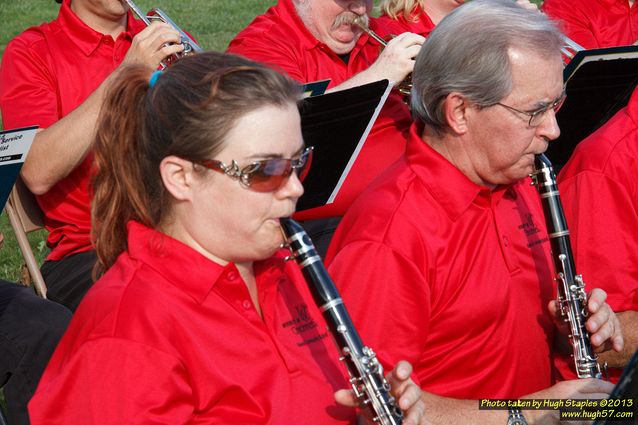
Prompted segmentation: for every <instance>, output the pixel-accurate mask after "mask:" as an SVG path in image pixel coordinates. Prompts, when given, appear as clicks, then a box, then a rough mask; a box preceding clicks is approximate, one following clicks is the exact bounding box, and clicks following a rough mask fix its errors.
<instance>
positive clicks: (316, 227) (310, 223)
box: [299, 217, 341, 260]
mask: <svg viewBox="0 0 638 425" xmlns="http://www.w3.org/2000/svg"><path fill="white" fill-rule="evenodd" d="M340 221H341V217H327V218H318V219H316V220H305V221H301V222H299V224H301V226H302V227H303V228H304V230H305V231H306V233H307V234H308V236H309V237H310V239H311V240H312V244H313V245H314V246H315V249H316V250H317V253H318V254H319V256H321V259H322V260H323V259H324V258H325V257H326V252H327V251H328V246H329V245H330V240H332V235H334V233H335V230H337V226H338V225H339V222H340Z"/></svg>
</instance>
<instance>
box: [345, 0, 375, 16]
mask: <svg viewBox="0 0 638 425" xmlns="http://www.w3.org/2000/svg"><path fill="white" fill-rule="evenodd" d="M348 10H349V11H350V12H352V13H356V14H357V15H364V14H366V13H369V12H370V11H371V10H372V1H368V0H365V1H364V0H359V1H351V2H350V3H349V4H348Z"/></svg>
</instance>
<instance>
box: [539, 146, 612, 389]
mask: <svg viewBox="0 0 638 425" xmlns="http://www.w3.org/2000/svg"><path fill="white" fill-rule="evenodd" d="M531 177H532V184H533V185H534V186H536V189H537V191H538V194H539V195H540V197H541V203H542V204H543V212H544V215H545V223H546V224H547V233H548V235H549V241H550V246H551V250H552V260H553V263H554V271H555V277H554V280H555V281H556V284H557V285H558V291H557V293H558V299H557V301H558V307H559V311H560V315H561V317H562V318H563V320H565V322H567V323H568V324H569V328H570V335H569V339H570V342H571V345H572V348H573V356H574V363H575V364H576V373H577V374H578V377H579V378H601V377H602V373H601V371H600V365H599V364H598V356H597V355H596V353H595V352H594V349H593V348H592V346H591V343H590V341H589V337H590V335H589V332H588V331H587V329H586V328H585V322H586V321H587V314H588V312H587V293H586V292H585V283H584V282H583V277H582V276H581V275H579V274H576V267H575V265H574V256H573V254H572V247H571V242H570V240H569V229H568V228H567V222H566V220H565V214H564V212H563V205H562V203H561V201H560V196H559V194H558V185H557V184H556V176H555V174H554V169H553V167H552V164H551V162H550V161H549V159H547V157H546V156H545V155H543V154H540V155H536V157H535V159H534V172H533V173H532V174H531Z"/></svg>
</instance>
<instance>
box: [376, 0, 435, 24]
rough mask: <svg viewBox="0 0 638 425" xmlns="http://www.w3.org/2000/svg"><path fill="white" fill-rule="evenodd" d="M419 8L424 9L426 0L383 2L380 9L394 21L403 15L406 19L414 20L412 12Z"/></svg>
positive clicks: (392, 0)
mask: <svg viewBox="0 0 638 425" xmlns="http://www.w3.org/2000/svg"><path fill="white" fill-rule="evenodd" d="M417 6H419V7H421V9H423V8H424V7H425V0H382V1H381V4H380V5H379V8H380V9H381V12H382V13H384V14H385V15H388V16H389V17H391V18H392V19H397V17H398V16H399V15H400V14H401V13H402V14H403V17H404V18H405V19H408V20H413V17H412V12H414V9H415V8H416V7H417Z"/></svg>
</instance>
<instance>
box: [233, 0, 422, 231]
mask: <svg viewBox="0 0 638 425" xmlns="http://www.w3.org/2000/svg"><path fill="white" fill-rule="evenodd" d="M370 21H371V22H370V27H371V28H372V29H373V30H375V31H378V32H379V33H380V34H381V35H385V34H387V32H386V31H385V30H382V29H379V27H378V24H377V22H376V21H375V20H374V19H370ZM379 49H380V45H379V44H378V43H377V42H376V41H375V40H373V39H371V38H370V37H369V36H368V35H367V34H364V35H362V36H361V37H360V38H359V40H358V42H357V44H356V46H355V47H354V49H353V50H352V52H351V53H350V58H349V60H348V63H347V64H346V63H345V62H344V61H343V60H342V59H341V58H340V57H339V56H337V55H336V54H335V53H334V52H332V51H331V50H330V49H329V48H328V46H327V45H325V44H323V43H321V42H319V41H318V40H317V39H316V38H315V37H314V36H313V35H312V34H311V33H310V32H309V31H308V29H306V27H305V25H304V24H303V22H302V21H301V19H300V18H299V16H298V15H297V12H296V10H295V7H294V5H293V4H292V1H291V0H279V2H278V3H277V5H276V6H274V7H271V8H270V9H268V10H267V11H266V13H264V14H263V15H261V16H259V17H257V18H256V19H255V20H254V21H253V22H252V23H251V24H250V25H249V26H248V27H247V28H246V29H244V30H243V31H242V32H240V33H239V34H238V35H237V37H235V39H234V40H233V41H232V42H231V43H230V45H229V46H228V51H229V52H230V53H236V54H240V55H243V56H246V57H248V58H251V59H253V60H256V61H260V62H264V63H267V64H270V65H272V66H273V67H274V68H276V69H278V70H281V71H283V72H285V73H286V74H288V75H289V76H290V77H292V78H293V79H295V80H297V81H299V82H302V83H307V82H312V81H317V80H324V79H327V78H330V79H331V82H330V85H329V86H328V87H329V88H330V87H334V86H337V85H339V84H341V83H342V82H344V81H346V80H348V79H350V78H351V77H352V76H354V75H356V74H358V73H359V72H361V71H363V70H365V69H367V68H368V67H369V66H370V65H372V64H373V63H374V61H375V60H376V59H377V57H378V56H379ZM410 122H411V118H410V113H409V111H408V108H407V106H406V105H405V104H404V103H403V102H402V100H401V97H400V95H399V94H398V93H397V92H396V90H393V93H392V94H391V95H390V97H389V98H388V100H387V101H386V103H385V105H384V107H383V109H382V111H381V113H380V114H379V117H378V118H377V121H376V122H375V124H374V127H373V128H372V131H371V132H370V135H369V136H368V139H367V140H366V142H365V145H364V147H363V149H362V150H361V152H360V153H359V157H358V158H357V160H356V161H355V163H354V166H353V167H352V169H351V170H350V173H349V174H348V177H347V178H346V180H345V182H344V184H343V186H342V188H341V191H340V192H339V194H338V195H337V197H336V199H335V201H334V202H333V203H332V204H328V205H325V206H323V207H319V208H314V209H311V210H307V211H304V212H301V213H298V214H296V215H295V217H296V218H298V219H301V220H305V219H310V218H321V217H330V216H341V215H343V214H344V213H345V211H346V209H347V208H348V207H349V206H350V204H351V203H352V201H353V200H354V199H355V198H356V196H358V195H359V193H360V192H361V191H362V190H363V189H364V188H365V187H366V186H367V185H368V184H369V183H370V181H371V180H372V179H373V178H375V177H376V176H377V175H379V174H380V173H381V172H382V171H383V170H385V169H386V168H387V167H388V166H389V165H390V164H391V163H392V162H394V161H395V160H396V159H398V158H399V156H400V155H401V154H402V153H403V152H404V151H405V141H406V137H407V132H408V128H409V126H410ZM312 172H321V170H320V169H314V170H313V171H312Z"/></svg>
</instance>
